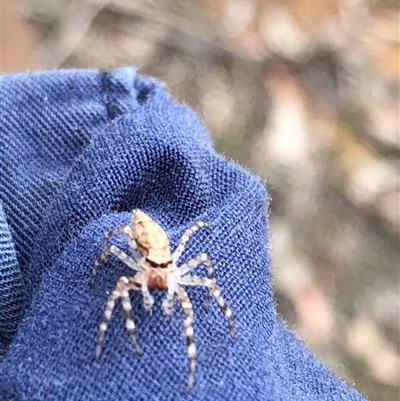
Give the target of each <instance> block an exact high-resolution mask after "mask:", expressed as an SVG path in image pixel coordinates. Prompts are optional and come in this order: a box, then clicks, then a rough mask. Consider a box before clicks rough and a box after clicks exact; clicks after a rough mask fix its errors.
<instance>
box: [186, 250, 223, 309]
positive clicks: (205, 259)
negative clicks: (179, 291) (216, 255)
mask: <svg viewBox="0 0 400 401" xmlns="http://www.w3.org/2000/svg"><path fill="white" fill-rule="evenodd" d="M200 263H204V264H205V265H206V268H207V272H208V278H209V279H210V280H212V281H213V282H214V283H215V284H216V280H215V273H214V268H213V266H212V264H211V259H210V257H209V256H208V255H207V254H206V253H202V254H200V255H198V256H196V257H195V258H194V259H192V260H189V262H187V263H185V264H183V265H182V266H181V267H180V268H179V275H180V276H184V275H185V274H187V273H189V272H190V271H191V270H193V269H195V268H196V267H197V266H198V265H199V264H200ZM211 295H212V291H211V289H210V292H209V294H208V295H207V298H206V302H205V307H206V308H208V305H209V303H210V298H211Z"/></svg>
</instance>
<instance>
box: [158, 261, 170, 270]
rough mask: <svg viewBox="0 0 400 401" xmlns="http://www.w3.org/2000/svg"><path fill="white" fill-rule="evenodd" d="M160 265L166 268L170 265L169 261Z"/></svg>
mask: <svg viewBox="0 0 400 401" xmlns="http://www.w3.org/2000/svg"><path fill="white" fill-rule="evenodd" d="M159 266H160V267H161V269H165V268H166V267H168V266H169V262H167V263H161V264H160V265H159Z"/></svg>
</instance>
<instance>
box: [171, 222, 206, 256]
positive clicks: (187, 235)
mask: <svg viewBox="0 0 400 401" xmlns="http://www.w3.org/2000/svg"><path fill="white" fill-rule="evenodd" d="M203 227H209V224H208V223H204V222H202V221H199V222H198V223H196V224H195V225H194V226H192V227H190V228H188V229H187V230H186V231H185V232H184V234H183V235H182V238H181V241H180V242H179V245H178V246H177V247H176V249H175V251H174V253H173V254H172V258H173V259H174V261H175V262H176V261H177V260H178V259H179V257H180V256H181V255H182V252H183V250H184V249H185V246H186V244H187V242H188V241H189V238H190V236H191V235H192V234H193V233H195V232H196V231H198V230H200V228H203Z"/></svg>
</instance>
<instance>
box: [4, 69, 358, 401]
mask: <svg viewBox="0 0 400 401" xmlns="http://www.w3.org/2000/svg"><path fill="white" fill-rule="evenodd" d="M0 90H1V97H0V98H1V108H0V113H1V132H0V152H1V159H0V197H1V202H2V207H3V209H2V210H0V294H1V296H0V342H1V352H2V354H3V355H5V356H4V357H3V359H2V363H1V364H0V399H1V400H7V401H8V400H29V401H34V400H79V401H82V400H97V401H98V400H107V401H109V400H134V401H138V400H146V401H148V400H162V401H168V400H171V401H172V400H174V401H179V400H212V401H214V400H233V401H235V400H236V401H242V400H243V401H245V400H246V401H247V400H262V401H268V400H290V401H293V400H294V401H297V400H299V401H300V400H308V401H311V400H318V401H321V400H349V401H356V400H362V399H363V398H362V397H361V396H360V395H359V393H358V392H357V391H356V390H354V389H352V388H350V387H348V386H347V385H346V384H344V383H343V382H342V380H340V379H339V378H337V377H336V376H335V375H334V374H332V373H331V372H330V371H329V370H328V369H327V368H325V367H324V366H323V365H322V364H321V363H320V362H319V361H318V360H317V359H316V358H315V357H314V356H313V355H312V354H311V353H310V352H309V351H308V350H307V349H306V347H305V346H304V345H303V344H302V343H301V342H300V341H298V340H297V339H296V338H295V336H294V335H293V334H292V333H291V332H290V331H289V330H288V329H287V327H286V326H285V324H284V323H283V322H282V321H281V318H280V317H279V316H278V314H277V311H276V306H275V303H274V300H273V292H272V285H271V273H270V266H269V263H270V259H269V250H268V249H269V248H268V221H267V209H268V194H267V192H266V190H265V189H264V186H263V184H262V182H261V181H260V180H259V179H258V178H256V177H254V176H252V175H251V174H250V173H249V172H247V171H246V170H244V169H243V168H241V167H239V166H238V165H236V164H234V163H230V162H227V161H226V160H225V159H224V158H223V157H221V156H219V155H218V154H217V153H215V151H214V149H213V147H212V144H211V140H210V137H209V134H208V133H207V131H206V130H205V129H204V127H203V126H202V125H201V123H200V122H199V120H198V118H197V117H196V115H195V114H194V113H193V112H192V111H191V110H190V109H189V108H187V107H185V106H182V105H179V104H177V103H175V102H174V101H172V100H171V99H170V98H169V96H168V94H167V92H166V90H165V89H164V87H163V86H162V85H160V84H159V83H158V82H156V81H154V80H152V79H149V78H144V77H142V76H140V75H137V74H136V72H135V70H133V69H131V68H121V69H118V70H115V71H113V72H111V73H106V72H98V71H75V70H71V71H54V72H42V73H33V74H21V75H8V76H3V77H1V81H0ZM134 208H140V209H142V210H144V211H145V212H147V213H148V214H150V215H151V216H152V217H153V218H154V219H156V221H158V222H159V223H160V224H161V225H162V226H163V227H164V228H165V229H166V231H167V233H168V235H169V236H170V238H171V241H172V245H173V246H176V245H177V243H178V241H179V238H180V236H181V235H182V233H183V231H184V230H185V229H186V228H188V227H189V226H191V225H192V224H193V223H194V222H196V221H199V220H203V221H207V222H209V223H211V227H210V228H204V229H202V230H200V231H199V232H198V233H196V234H195V235H194V236H193V238H192V239H191V241H190V242H189V244H188V247H187V249H186V251H185V252H184V254H183V255H182V259H181V260H182V261H185V260H188V259H189V258H190V257H192V256H195V255H197V254H198V253H200V252H207V253H209V254H210V256H211V258H212V260H213V261H214V265H215V268H216V276H217V280H218V283H219V285H220V287H221V289H222V293H223V294H224V296H225V298H226V300H227V302H228V303H229V305H230V307H231V309H232V311H233V312H234V314H235V319H236V327H237V337H236V339H235V340H232V339H230V337H229V331H228V325H227V321H226V319H225V316H224V315H223V313H222V312H221V310H220V308H219V307H218V305H217V304H216V302H215V301H212V303H211V305H210V307H209V309H208V310H205V308H204V307H203V304H204V300H205V297H206V294H207V291H206V290H205V289H202V288H195V287H193V288H189V289H188V293H189V296H190V297H191V299H192V301H193V304H194V308H195V339H196V344H197V349H198V365H197V369H196V383H195V387H194V389H193V390H188V388H187V364H188V361H187V349H186V343H185V339H184V333H183V313H182V310H181V308H180V306H179V305H178V304H175V310H174V314H173V315H172V316H166V315H165V313H164V311H163V310H162V308H161V299H162V298H163V297H164V296H165V294H164V293H161V292H155V293H154V295H155V300H156V303H155V305H154V308H153V314H152V315H150V314H149V313H147V312H145V310H144V308H143V305H142V297H141V294H140V293H137V292H134V293H132V294H131V299H132V302H133V304H134V314H135V322H136V325H137V334H138V338H139V341H140V343H141V345H142V347H143V350H144V354H143V356H138V355H137V354H136V352H135V350H134V347H133V346H132V344H131V342H130V339H129V335H128V333H127V332H126V329H125V326H124V318H123V313H122V310H121V306H120V305H119V304H118V305H117V307H116V309H115V311H114V314H113V316H112V319H111V323H110V326H109V329H108V331H107V333H106V339H105V343H104V348H103V354H102V356H101V359H100V361H98V362H96V361H95V360H94V349H95V342H96V335H97V332H98V327H99V323H100V321H101V317H102V315H103V312H104V308H105V304H106V300H107V294H108V293H109V292H110V291H112V290H113V288H114V286H115V283H116V280H117V279H118V277H119V276H121V275H123V274H132V271H129V268H127V267H126V266H124V265H123V264H122V263H121V262H119V261H117V260H116V258H113V257H110V260H109V263H108V264H107V265H103V266H101V268H100V271H99V277H98V279H97V281H96V283H95V285H94V286H93V287H90V286H89V285H88V283H89V279H90V276H91V268H92V264H93V261H94V260H95V259H96V257H97V256H98V255H99V254H100V252H101V251H102V245H103V234H104V232H105V231H107V230H110V229H112V228H115V227H117V226H118V225H121V224H123V223H129V219H130V212H131V211H132V209H134ZM114 241H115V243H117V244H118V245H119V246H121V247H122V248H123V249H126V250H128V246H127V241H126V238H124V236H123V235H121V236H118V237H115V238H114ZM196 271H197V272H201V274H205V268H204V267H198V269H197V270H196ZM22 280H23V281H22ZM22 283H24V285H22ZM22 312H23V317H22ZM18 322H19V325H18V327H17V323H18ZM14 334H15V335H14ZM6 351H7V352H6Z"/></svg>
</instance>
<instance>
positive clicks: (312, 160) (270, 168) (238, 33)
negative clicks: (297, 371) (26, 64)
mask: <svg viewBox="0 0 400 401" xmlns="http://www.w3.org/2000/svg"><path fill="white" fill-rule="evenodd" d="M23 10H24V18H28V19H29V20H30V25H32V24H34V26H35V27H36V28H37V32H38V33H37V37H38V39H37V46H38V47H37V49H36V51H35V54H36V55H39V57H38V58H37V59H36V61H35V63H36V68H54V67H85V68H88V67H93V68H107V69H112V68H115V67H117V66H120V65H136V66H139V67H140V71H141V72H142V73H144V74H148V75H152V76H155V77H157V78H159V79H160V80H162V81H165V82H166V83H167V85H168V87H169V89H170V91H171V92H172V94H173V95H174V96H175V97H177V98H178V99H180V100H181V101H185V102H186V103H188V104H190V105H191V106H192V107H193V108H194V109H195V110H196V111H197V112H198V113H199V115H200V116H201V118H202V119H203V121H204V123H205V124H206V126H207V127H208V129H209V130H210V132H211V133H212V134H213V136H214V140H215V143H216V146H217V148H218V150H219V151H220V152H221V153H223V154H225V155H226V156H227V157H231V158H233V159H235V160H238V161H240V162H241V163H243V164H245V165H247V166H248V167H249V168H250V169H252V170H253V171H254V172H255V173H257V174H258V175H260V176H261V177H263V178H264V179H266V181H267V185H268V186H269V188H270V192H271V195H272V198H273V202H272V211H271V212H272V213H271V237H272V258H273V269H274V276H275V282H274V283H275V291H276V298H277V301H278V306H279V310H280V312H281V313H282V315H283V316H284V317H285V319H286V320H287V321H288V322H289V324H290V325H291V326H292V327H293V329H294V330H296V331H297V332H298V333H299V335H300V336H301V337H302V338H303V339H304V340H305V341H306V343H307V344H308V346H309V347H310V348H311V349H312V350H313V351H314V352H315V353H316V354H317V355H318V356H319V357H320V358H321V359H323V360H324V361H325V363H327V364H328V365H329V366H331V367H332V369H334V370H335V371H336V372H337V373H338V374H340V375H342V376H343V377H345V378H346V379H347V380H348V381H349V383H351V384H353V383H354V384H355V386H356V387H357V388H358V389H359V390H360V391H362V392H363V393H364V394H366V395H367V396H368V397H370V398H371V399H372V400H382V401H392V400H395V399H398V397H399V380H400V379H399V363H400V357H399V335H400V332H399V154H400V146H399V96H398V95H399V4H398V1H393V0H385V1H378V0H371V1H369V2H367V1H365V0H354V1H338V0H297V1H294V0H288V1H285V2H282V1H278V0H269V1H265V0H264V1H263V0H213V1H211V0H203V1H200V0H185V1H183V0H174V1H172V0H165V1H163V2H160V1H158V2H157V1H152V0H141V1H140V0H139V1H135V2H132V1H130V0H115V1H105V0H79V1H78V0H70V1H66V0H31V1H26V2H25V3H24V9H23Z"/></svg>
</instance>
